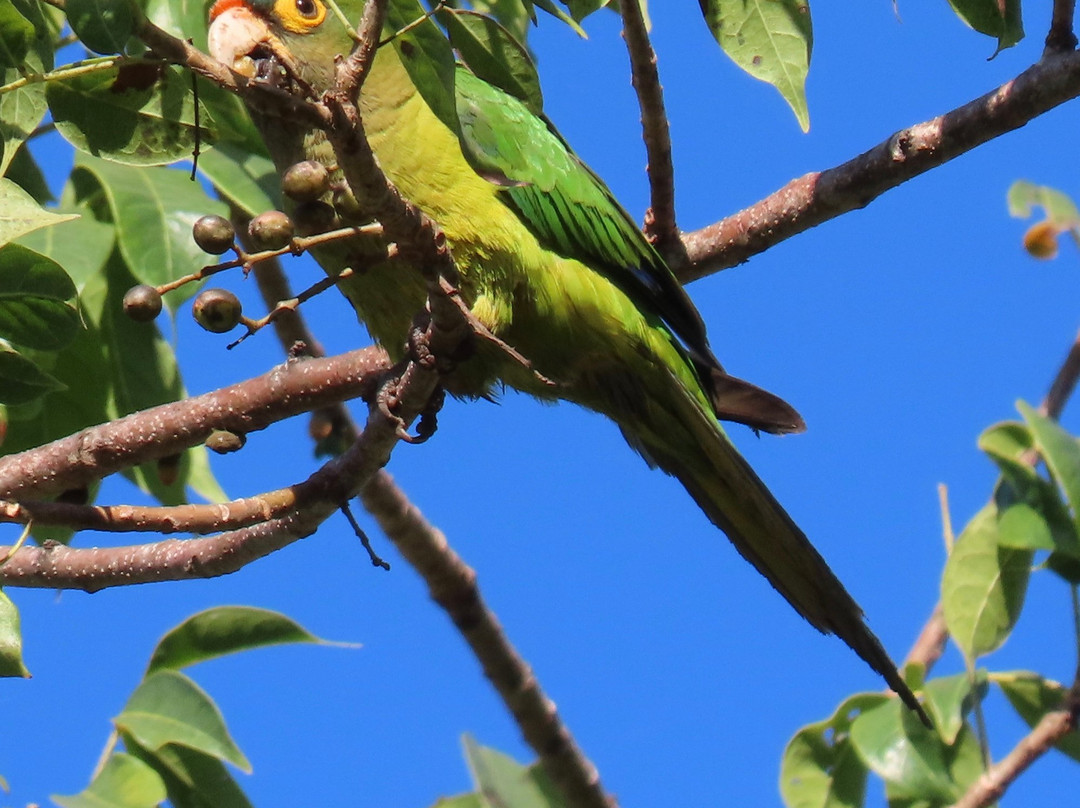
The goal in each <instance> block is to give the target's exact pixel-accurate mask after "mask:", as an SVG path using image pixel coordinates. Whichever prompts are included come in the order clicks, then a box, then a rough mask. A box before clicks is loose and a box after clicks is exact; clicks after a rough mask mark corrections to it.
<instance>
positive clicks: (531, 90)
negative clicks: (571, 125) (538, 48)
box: [439, 9, 544, 115]
mask: <svg viewBox="0 0 1080 808" xmlns="http://www.w3.org/2000/svg"><path fill="white" fill-rule="evenodd" d="M439 19H440V20H441V21H442V23H443V24H444V25H445V26H446V30H447V32H448V33H449V34H450V44H451V45H453V46H454V48H455V49H456V50H457V52H458V53H459V54H461V58H462V60H463V61H464V62H465V64H466V65H468V67H469V69H470V70H472V72H473V73H475V74H476V75H477V76H479V77H480V78H482V79H483V80H484V81H486V82H487V83H488V84H493V85H494V86H496V87H498V88H500V89H501V90H504V91H505V92H507V93H509V94H510V95H512V96H514V97H515V98H518V99H520V100H521V101H523V102H524V103H525V106H527V107H528V108H529V109H530V110H531V111H532V112H533V113H534V114H536V115H540V114H541V113H542V112H543V109H544V97H543V94H542V93H541V91H540V77H539V76H538V75H537V74H536V67H535V66H534V65H533V62H532V59H531V58H530V57H529V52H528V51H527V50H525V47H524V46H523V45H522V44H521V43H520V42H518V41H517V40H516V39H515V38H514V36H513V34H511V33H510V32H509V31H508V30H506V29H505V28H504V27H503V26H501V25H500V24H499V23H498V22H496V21H495V20H494V19H492V18H491V17H487V16H484V15H482V14H475V13H472V12H469V11H456V10H453V9H446V10H444V11H443V12H442V13H441V14H440V16H439Z"/></svg>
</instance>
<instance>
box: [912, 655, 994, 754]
mask: <svg viewBox="0 0 1080 808" xmlns="http://www.w3.org/2000/svg"><path fill="white" fill-rule="evenodd" d="M975 682H976V687H975V692H973V689H972V687H971V680H970V679H969V678H968V675H967V674H966V673H958V674H956V675H955V676H943V677H940V678H938V679H931V680H930V681H929V682H927V683H926V684H925V685H924V686H923V694H924V695H925V696H926V700H925V702H924V703H925V704H926V706H927V707H928V708H929V710H930V714H931V715H932V716H933V717H934V728H935V729H936V730H937V732H938V735H940V736H941V739H942V740H943V741H944V742H945V743H946V744H947V745H949V746H951V745H952V744H953V743H955V742H956V738H957V736H958V735H959V734H960V730H961V729H962V728H963V726H964V716H965V715H967V713H968V711H969V710H971V706H972V701H973V696H974V695H978V696H979V697H980V698H982V695H983V694H984V693H985V691H986V671H982V670H980V671H978V672H977V673H976V675H975Z"/></svg>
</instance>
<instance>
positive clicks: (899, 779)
mask: <svg viewBox="0 0 1080 808" xmlns="http://www.w3.org/2000/svg"><path fill="white" fill-rule="evenodd" d="M851 743H852V745H853V747H854V749H855V751H856V752H857V753H858V755H859V757H860V758H861V759H862V761H863V762H864V763H865V764H866V765H867V766H868V767H869V768H870V769H871V770H872V771H873V772H875V773H876V774H877V775H878V776H879V777H881V778H882V779H883V780H885V781H886V782H887V783H888V785H889V786H890V795H891V796H892V795H895V796H896V797H899V798H901V799H907V798H922V799H930V800H935V801H940V802H946V801H948V802H951V801H953V800H955V799H956V798H957V797H959V796H960V794H961V792H960V790H959V789H958V788H956V786H955V785H954V784H953V782H952V779H951V778H950V776H949V773H948V770H947V767H946V758H945V753H944V749H943V746H942V743H941V740H940V739H939V738H938V736H937V734H936V733H935V732H934V731H933V730H929V729H927V728H926V727H924V726H923V725H922V724H921V723H920V722H919V720H918V719H917V718H914V717H912V715H911V713H910V711H909V710H907V709H906V708H904V707H903V705H901V703H900V701H899V699H889V700H887V701H885V702H884V703H882V704H879V705H878V706H876V707H872V708H870V709H868V710H864V711H863V712H862V714H861V715H859V716H858V717H857V718H856V719H855V720H854V721H853V722H852V724H851Z"/></svg>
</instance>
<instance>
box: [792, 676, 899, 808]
mask: <svg viewBox="0 0 1080 808" xmlns="http://www.w3.org/2000/svg"><path fill="white" fill-rule="evenodd" d="M887 699H888V697H887V696H885V695H884V694H881V693H858V694H856V695H854V696H852V697H850V698H848V699H846V700H845V701H844V702H843V703H841V704H840V706H839V707H838V708H837V709H836V712H834V713H833V715H832V716H831V717H829V718H828V719H826V720H825V721H819V722H817V723H814V724H807V725H806V726H805V727H802V728H801V729H800V730H799V731H798V732H796V733H795V736H794V737H793V738H792V739H791V740H790V741H788V744H787V747H786V748H785V749H784V756H783V758H782V760H781V762H780V796H781V797H782V798H783V801H784V805H785V806H787V808H859V807H860V806H862V804H863V801H864V799H865V796H866V775H867V768H866V766H865V764H863V762H862V761H861V760H860V759H859V757H858V756H857V755H856V754H855V750H854V748H853V747H852V745H851V738H850V730H851V722H852V720H854V716H856V715H858V714H859V713H861V712H862V711H863V710H868V709H871V708H873V707H876V706H877V705H879V704H881V703H883V702H884V701H886V700H887Z"/></svg>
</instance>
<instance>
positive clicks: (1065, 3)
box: [1043, 0, 1076, 54]
mask: <svg viewBox="0 0 1080 808" xmlns="http://www.w3.org/2000/svg"><path fill="white" fill-rule="evenodd" d="M1075 11H1076V0H1054V13H1053V16H1052V17H1051V18H1050V31H1049V33H1047V35H1046V49H1045V50H1044V51H1043V53H1044V54H1046V53H1060V52H1067V51H1071V50H1073V49H1074V48H1075V47H1076V33H1075V32H1074V31H1073V15H1074V13H1075Z"/></svg>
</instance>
